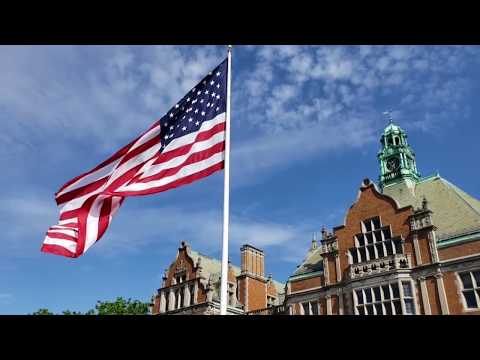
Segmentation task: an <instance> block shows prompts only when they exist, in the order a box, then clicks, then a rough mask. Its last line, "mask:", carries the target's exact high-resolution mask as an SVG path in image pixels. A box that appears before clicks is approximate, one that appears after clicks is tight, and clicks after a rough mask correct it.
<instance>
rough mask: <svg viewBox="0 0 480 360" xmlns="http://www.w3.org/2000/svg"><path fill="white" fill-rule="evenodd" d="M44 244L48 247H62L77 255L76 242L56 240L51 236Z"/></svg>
mask: <svg viewBox="0 0 480 360" xmlns="http://www.w3.org/2000/svg"><path fill="white" fill-rule="evenodd" d="M43 243H44V244H48V245H58V246H61V247H63V248H65V249H67V250H68V251H71V252H72V253H75V251H76V249H77V243H76V242H75V241H71V240H65V239H56V238H51V237H49V236H47V237H45V240H44V241H43Z"/></svg>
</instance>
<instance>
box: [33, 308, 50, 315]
mask: <svg viewBox="0 0 480 360" xmlns="http://www.w3.org/2000/svg"><path fill="white" fill-rule="evenodd" d="M32 315H53V313H52V312H50V311H49V310H48V309H38V310H37V311H35V312H34V313H32Z"/></svg>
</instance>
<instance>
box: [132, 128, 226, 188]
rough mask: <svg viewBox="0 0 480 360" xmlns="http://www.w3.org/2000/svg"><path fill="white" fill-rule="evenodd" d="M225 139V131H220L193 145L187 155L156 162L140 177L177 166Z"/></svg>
mask: <svg viewBox="0 0 480 360" xmlns="http://www.w3.org/2000/svg"><path fill="white" fill-rule="evenodd" d="M224 141H225V132H224V131H222V132H219V133H216V134H215V135H213V136H212V137H211V138H209V139H207V140H205V141H199V142H197V143H195V144H193V146H192V147H191V149H190V151H189V152H188V153H186V154H185V155H181V156H177V157H175V158H173V159H170V160H169V161H166V162H164V163H160V164H156V165H152V166H150V167H149V168H148V169H147V170H146V171H145V172H144V173H143V174H142V176H141V177H140V178H141V179H144V178H146V177H148V176H152V175H155V174H158V173H159V172H161V171H163V170H166V169H171V168H174V167H177V166H179V165H181V164H183V163H184V162H185V160H187V159H188V158H189V157H190V156H191V155H192V154H194V153H196V152H199V151H202V150H206V149H209V148H211V147H212V146H214V145H216V144H218V143H221V142H224Z"/></svg>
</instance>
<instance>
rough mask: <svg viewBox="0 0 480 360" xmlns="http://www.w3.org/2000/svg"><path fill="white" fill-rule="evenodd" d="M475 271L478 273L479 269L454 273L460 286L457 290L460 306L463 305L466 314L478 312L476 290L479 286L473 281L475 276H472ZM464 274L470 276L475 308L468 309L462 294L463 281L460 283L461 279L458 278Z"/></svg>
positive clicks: (479, 303)
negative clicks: (475, 301)
mask: <svg viewBox="0 0 480 360" xmlns="http://www.w3.org/2000/svg"><path fill="white" fill-rule="evenodd" d="M477 271H478V272H480V269H474V270H467V271H459V272H457V273H456V275H457V281H458V283H459V284H460V286H459V290H460V298H461V299H462V300H461V301H462V305H463V310H464V311H466V312H470V311H478V310H480V295H479V294H478V290H480V284H479V283H477V281H476V280H475V276H473V273H474V272H477ZM465 273H468V274H469V275H470V278H471V280H472V289H473V293H474V295H475V299H476V300H477V307H476V308H469V307H468V305H467V300H465V295H464V294H463V291H464V290H465V288H464V286H463V281H462V278H461V277H460V274H465Z"/></svg>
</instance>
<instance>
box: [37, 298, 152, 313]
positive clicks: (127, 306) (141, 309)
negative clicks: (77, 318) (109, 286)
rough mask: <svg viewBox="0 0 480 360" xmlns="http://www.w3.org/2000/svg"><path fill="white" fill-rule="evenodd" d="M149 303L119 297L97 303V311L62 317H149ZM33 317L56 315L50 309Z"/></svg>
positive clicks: (38, 311)
mask: <svg viewBox="0 0 480 360" xmlns="http://www.w3.org/2000/svg"><path fill="white" fill-rule="evenodd" d="M149 305H150V304H149V303H144V302H141V301H139V300H132V299H130V298H129V299H127V300H125V299H124V298H122V297H117V299H116V300H115V301H97V304H96V305H95V309H90V310H88V311H87V312H86V313H84V314H82V313H81V312H79V311H71V310H64V311H62V313H61V314H62V315H147V314H148V307H149ZM32 315H54V314H53V313H52V312H50V311H49V310H48V309H43V308H42V309H38V310H37V311H36V312H34V313H33V314H32Z"/></svg>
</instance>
